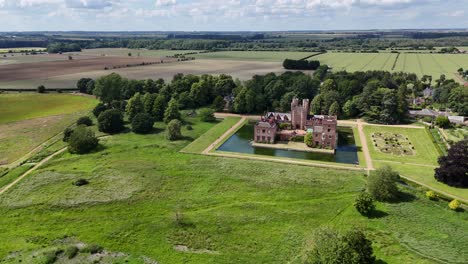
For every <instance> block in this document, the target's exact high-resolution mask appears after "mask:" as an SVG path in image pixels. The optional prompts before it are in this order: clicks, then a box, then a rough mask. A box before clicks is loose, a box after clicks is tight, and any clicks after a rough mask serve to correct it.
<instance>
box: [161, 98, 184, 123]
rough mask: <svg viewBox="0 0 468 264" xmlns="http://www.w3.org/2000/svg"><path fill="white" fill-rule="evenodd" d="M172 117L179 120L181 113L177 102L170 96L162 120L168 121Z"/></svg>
mask: <svg viewBox="0 0 468 264" xmlns="http://www.w3.org/2000/svg"><path fill="white" fill-rule="evenodd" d="M174 119H178V120H180V119H181V115H180V112H179V102H178V101H177V100H176V99H175V98H172V99H171V100H170V101H169V104H168V106H167V108H166V110H165V111H164V122H165V123H169V122H170V121H171V120H174Z"/></svg>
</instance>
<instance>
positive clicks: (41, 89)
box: [36, 85, 46, 93]
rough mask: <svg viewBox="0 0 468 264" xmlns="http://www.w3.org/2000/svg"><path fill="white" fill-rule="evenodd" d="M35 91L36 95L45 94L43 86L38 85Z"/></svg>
mask: <svg viewBox="0 0 468 264" xmlns="http://www.w3.org/2000/svg"><path fill="white" fill-rule="evenodd" d="M36 90H37V92H38V93H45V92H46V88H45V86H44V85H39V86H38V87H37V89H36Z"/></svg>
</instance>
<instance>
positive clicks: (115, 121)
mask: <svg viewBox="0 0 468 264" xmlns="http://www.w3.org/2000/svg"><path fill="white" fill-rule="evenodd" d="M98 128H99V131H101V132H104V133H110V134H113V133H118V132H120V131H122V129H123V128H124V121H123V115H122V112H120V111H119V110H117V109H110V110H106V111H104V112H102V113H101V114H100V115H99V117H98Z"/></svg>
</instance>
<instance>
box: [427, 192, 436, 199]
mask: <svg viewBox="0 0 468 264" xmlns="http://www.w3.org/2000/svg"><path fill="white" fill-rule="evenodd" d="M426 197H427V198H429V200H435V199H437V195H436V194H435V192H433V191H427V192H426Z"/></svg>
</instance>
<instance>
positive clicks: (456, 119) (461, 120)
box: [448, 116, 467, 125]
mask: <svg viewBox="0 0 468 264" xmlns="http://www.w3.org/2000/svg"><path fill="white" fill-rule="evenodd" d="M448 119H449V121H450V123H452V124H458V125H465V122H466V121H467V118H466V117H464V116H449V117H448Z"/></svg>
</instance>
